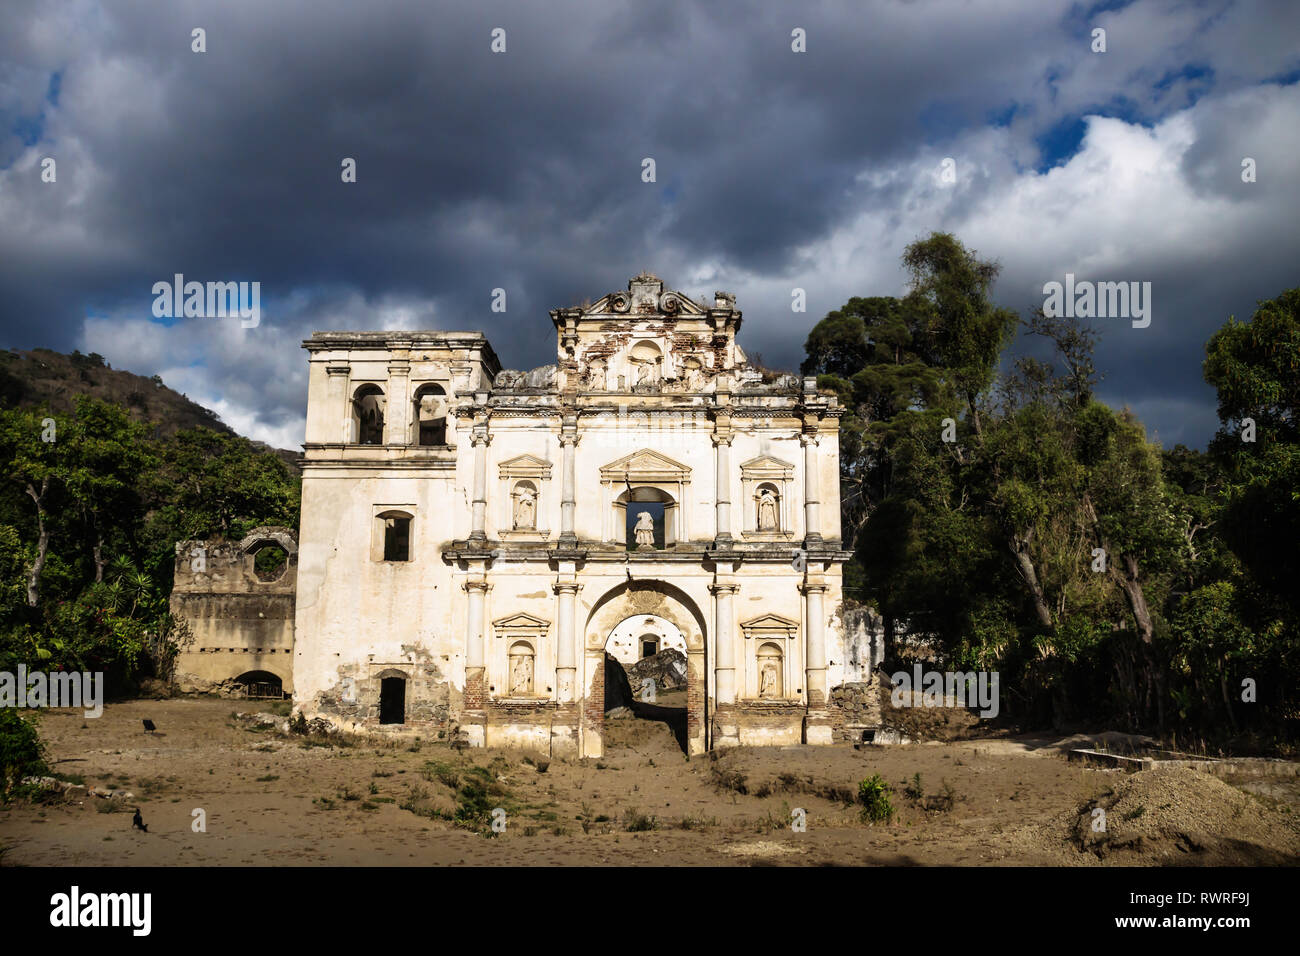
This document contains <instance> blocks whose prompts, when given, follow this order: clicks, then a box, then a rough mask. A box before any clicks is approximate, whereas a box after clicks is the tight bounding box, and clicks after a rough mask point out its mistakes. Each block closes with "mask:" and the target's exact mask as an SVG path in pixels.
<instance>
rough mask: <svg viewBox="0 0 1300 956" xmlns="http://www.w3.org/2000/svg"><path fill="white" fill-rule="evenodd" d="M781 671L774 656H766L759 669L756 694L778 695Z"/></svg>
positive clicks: (762, 695)
mask: <svg viewBox="0 0 1300 956" xmlns="http://www.w3.org/2000/svg"><path fill="white" fill-rule="evenodd" d="M780 684H781V671H780V667H779V666H778V665H777V662H776V660H775V659H774V658H771V657H769V658H766V659H765V660H764V661H763V663H762V666H761V668H760V671H759V683H758V696H759V697H779V696H780V694H781V690H780Z"/></svg>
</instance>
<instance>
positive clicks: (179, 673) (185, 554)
mask: <svg viewBox="0 0 1300 956" xmlns="http://www.w3.org/2000/svg"><path fill="white" fill-rule="evenodd" d="M267 541H274V543H276V544H279V545H280V546H281V547H283V548H284V549H285V551H286V552H287V553H288V561H287V564H286V567H285V569H284V572H283V574H281V575H280V577H279V578H277V579H276V580H274V581H263V580H261V579H260V578H259V577H258V576H257V574H256V573H255V571H254V551H255V550H256V547H257V546H258V545H259V544H261V543H264V542H267ZM296 550H297V545H296V542H295V540H294V536H293V534H292V533H291V532H290V531H289V530H288V529H287V528H274V529H258V532H255V533H254V534H253V535H250V536H249V538H246V539H245V540H244V542H233V541H226V540H223V539H210V540H206V541H203V540H195V541H181V542H179V543H178V544H177V545H176V569H175V584H174V586H173V588H172V595H171V610H172V613H173V614H175V615H176V616H177V617H179V618H182V619H183V620H184V621H185V622H186V623H187V624H188V625H189V628H190V633H191V634H192V635H193V639H192V641H191V642H190V643H189V644H188V645H187V646H186V647H184V648H183V649H182V651H181V653H180V655H179V656H178V657H177V662H176V682H177V685H178V687H179V688H180V689H181V690H182V691H186V692H194V691H198V692H206V691H213V690H217V689H219V688H220V686H221V685H222V684H225V683H228V682H230V681H233V680H234V679H235V678H237V677H239V676H240V675H242V674H245V673H247V672H249V671H266V672H268V673H271V674H274V675H276V676H277V677H279V678H280V680H281V682H282V685H283V687H284V689H285V690H286V691H292V689H293V644H294V595H295V589H296V581H297V571H298V568H297V554H296Z"/></svg>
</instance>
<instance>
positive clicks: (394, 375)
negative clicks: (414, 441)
mask: <svg viewBox="0 0 1300 956" xmlns="http://www.w3.org/2000/svg"><path fill="white" fill-rule="evenodd" d="M410 376H411V366H410V365H409V364H407V363H406V362H405V361H402V362H397V361H394V362H393V363H391V364H390V365H389V366H388V407H387V409H386V414H385V415H384V444H386V445H409V444H410V443H411V427H410V426H411V394H410V387H411V386H410Z"/></svg>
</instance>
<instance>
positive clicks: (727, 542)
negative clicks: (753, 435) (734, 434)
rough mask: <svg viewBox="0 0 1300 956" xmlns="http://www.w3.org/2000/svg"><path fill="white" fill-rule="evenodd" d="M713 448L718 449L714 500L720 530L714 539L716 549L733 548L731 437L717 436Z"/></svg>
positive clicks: (726, 435) (725, 435) (727, 435)
mask: <svg viewBox="0 0 1300 956" xmlns="http://www.w3.org/2000/svg"><path fill="white" fill-rule="evenodd" d="M713 447H714V448H715V449H717V456H716V457H717V477H716V479H715V487H716V491H715V493H714V500H715V501H716V503H717V515H718V530H717V534H716V535H715V536H714V539H713V546H714V547H715V548H722V549H728V548H730V547H731V435H730V434H715V435H714V436H713Z"/></svg>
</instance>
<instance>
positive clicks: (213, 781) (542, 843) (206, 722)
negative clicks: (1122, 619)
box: [0, 700, 1300, 866]
mask: <svg viewBox="0 0 1300 956" xmlns="http://www.w3.org/2000/svg"><path fill="white" fill-rule="evenodd" d="M661 703H662V701H661ZM236 707H237V708H239V709H242V710H251V709H258V708H257V706H256V705H250V704H244V703H239V704H232V702H230V701H218V700H165V701H145V700H141V701H130V702H124V703H119V704H115V705H110V706H108V707H107V708H106V709H105V711H104V715H103V716H102V717H101V718H99V719H97V720H84V719H83V718H82V717H81V715H80V713H79V712H72V711H52V712H48V713H46V714H45V715H44V716H43V718H42V720H41V724H40V726H41V733H42V736H43V737H44V738H45V739H46V740H47V741H48V743H49V747H50V757H51V761H52V765H53V769H54V770H55V771H56V772H58V773H60V774H64V775H67V776H73V775H76V776H79V777H81V778H83V779H84V782H85V783H86V784H87V785H95V786H111V787H124V788H126V789H128V790H130V791H131V792H132V793H133V794H134V798H133V799H132V800H131V801H130V802H129V803H126V804H124V805H123V806H121V807H119V808H117V809H116V812H106V811H108V810H109V809H110V803H109V801H105V800H102V799H99V798H96V797H93V796H83V797H79V798H77V799H74V800H72V801H71V802H68V801H65V800H64V799H63V798H62V797H60V798H57V799H55V800H53V801H52V802H47V803H43V804H30V803H22V802H15V803H12V804H10V805H9V806H7V807H0V848H7V850H6V851H5V852H4V853H3V854H0V856H2V857H3V862H4V863H5V864H17V865H68V866H94V865H102V864H117V865H167V866H171V865H195V866H206V865H234V866H239V865H248V864H256V865H265V864H287V865H312V864H318V863H328V864H339V865H401V864H411V865H431V864H433V865H438V864H477V865H567V864H587V865H592V864H594V865H601V864H611V865H646V864H650V865H741V866H748V865H755V864H764V865H771V864H777V865H862V864H890V865H962V866H982V865H996V864H1029V865H1042V864H1045V865H1083V866H1097V865H1105V866H1111V865H1161V864H1181V865H1189V864H1190V865H1197V864H1205V865H1209V864H1246V865H1250V864H1264V865H1277V864H1281V865H1295V864H1296V863H1297V862H1300V825H1298V822H1300V792H1297V787H1296V786H1295V782H1294V779H1292V780H1291V781H1285V782H1278V781H1276V780H1269V781H1267V782H1261V781H1258V780H1256V781H1244V782H1241V787H1240V788H1239V787H1234V786H1230V785H1229V784H1227V783H1224V782H1222V781H1220V780H1219V779H1217V778H1215V777H1212V776H1210V775H1209V774H1205V773H1202V772H1199V771H1193V770H1157V771H1147V772H1143V773H1139V774H1133V775H1126V774H1124V773H1122V772H1120V771H1113V770H1103V769H1091V768H1088V769H1085V768H1082V767H1080V766H1079V765H1077V764H1071V763H1067V762H1066V760H1065V758H1064V756H1063V755H1062V753H1061V750H1062V747H1061V746H1060V742H1054V741H1051V740H1047V739H1037V738H1023V737H1021V738H1002V739H997V740H960V741H949V742H944V743H917V744H908V745H903V746H894V747H873V748H867V749H864V750H860V751H856V750H853V749H852V748H850V747H841V746H837V747H829V748H828V747H792V748H779V749H777V748H771V749H740V750H734V751H728V752H726V753H725V754H724V755H723V756H721V757H720V759H717V760H711V759H709V758H708V757H694V758H691V759H690V760H687V759H686V757H685V756H684V755H683V754H682V752H681V750H680V749H679V748H678V746H677V745H676V743H675V742H674V740H673V736H672V733H671V730H670V729H669V728H668V726H666V725H665V724H664V723H658V722H654V721H650V720H642V719H637V718H633V717H625V718H622V719H619V720H611V721H610V722H609V730H610V737H611V738H612V742H611V745H610V746H609V747H608V749H607V755H606V756H605V757H604V758H602V759H600V760H585V761H550V762H549V763H548V762H546V761H544V760H542V759H541V758H538V757H530V756H529V755H527V754H524V753H513V752H485V751H468V752H463V753H462V752H457V751H454V750H452V749H451V748H450V747H449V746H447V745H446V744H445V743H442V742H438V741H428V740H424V741H420V742H418V743H417V742H416V741H414V740H413V739H411V738H402V739H392V740H381V741H377V742H375V741H358V742H355V743H352V744H350V745H346V746H342V745H338V744H334V745H329V744H327V743H325V742H324V741H323V740H318V739H315V738H304V737H300V736H293V735H281V734H279V733H277V732H275V731H274V730H255V729H250V725H249V724H248V723H247V722H242V721H236V720H233V719H232V713H233V711H234V709H235V708H236ZM146 717H147V718H149V719H151V720H153V721H154V722H155V723H156V724H157V727H158V733H157V735H148V734H145V733H144V732H143V731H142V729H141V719H142V718H146ZM1075 745H1077V744H1075ZM877 773H878V774H880V775H881V777H882V778H883V779H884V781H885V782H886V783H887V784H888V785H889V786H890V788H891V789H892V795H891V800H892V803H893V805H894V807H895V809H896V811H897V812H896V815H895V816H894V817H893V819H892V820H891V821H890V822H888V823H870V822H866V821H864V820H863V819H862V817H861V807H860V806H859V805H858V804H856V803H855V802H852V801H854V799H855V797H856V794H857V790H858V782H859V781H861V780H863V779H865V778H868V777H871V776H872V775H873V774H877ZM917 775H919V784H920V786H919V788H917V787H916V784H917V782H918V779H917ZM909 788H910V789H911V791H912V792H911V794H910V795H909V793H908V790H909ZM136 806H138V807H139V808H140V810H141V814H142V816H143V818H144V821H145V823H146V824H147V825H148V827H149V832H148V833H141V832H139V831H136V830H133V829H132V827H131V817H132V814H131V810H132V809H134V807H136ZM1096 806H1100V807H1102V808H1103V809H1104V810H1105V812H1106V815H1107V817H1106V821H1107V826H1106V830H1105V832H1104V833H1103V832H1096V831H1094V830H1093V829H1092V826H1091V821H1092V819H1093V817H1092V812H1091V811H1092V808H1093V807H1096ZM495 807H501V808H503V809H504V810H505V811H506V815H505V824H506V826H505V832H504V833H501V834H496V835H492V834H491V819H490V814H491V810H492V809H493V808H495ZM796 808H797V809H802V810H803V811H805V813H806V821H807V830H806V832H795V831H794V830H792V828H791V819H792V816H791V815H792V811H794V810H795V809H796ZM195 809H202V810H203V811H205V813H206V823H207V831H206V832H203V833H197V832H193V830H192V829H191V821H192V811H194V810H195ZM458 813H459V814H460V819H459V820H458V819H457V818H456V817H457V814H458Z"/></svg>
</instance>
